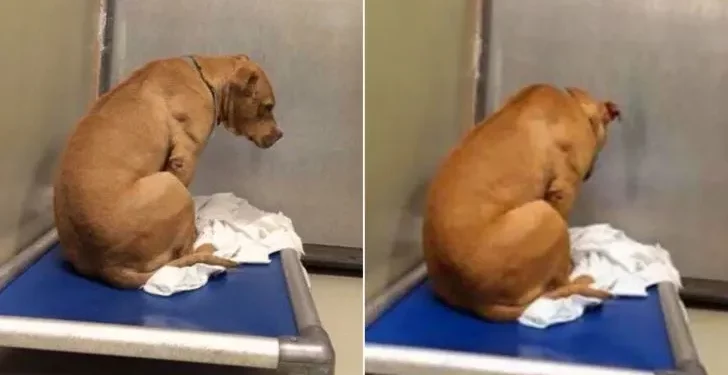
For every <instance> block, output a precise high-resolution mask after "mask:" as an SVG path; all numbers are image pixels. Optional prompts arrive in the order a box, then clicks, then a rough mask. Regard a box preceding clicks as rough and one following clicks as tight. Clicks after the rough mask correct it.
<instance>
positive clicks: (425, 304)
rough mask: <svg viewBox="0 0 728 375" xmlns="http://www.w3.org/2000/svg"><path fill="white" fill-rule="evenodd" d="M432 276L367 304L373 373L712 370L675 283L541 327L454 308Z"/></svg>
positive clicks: (414, 278)
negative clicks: (699, 350)
mask: <svg viewBox="0 0 728 375" xmlns="http://www.w3.org/2000/svg"><path fill="white" fill-rule="evenodd" d="M426 274H427V271H426V267H425V265H424V264H421V265H419V266H418V267H416V268H415V269H414V270H412V271H410V272H409V273H407V274H406V275H405V276H404V277H403V278H401V279H400V280H398V281H397V282H396V283H394V284H392V285H391V286H390V287H389V288H388V289H386V290H385V291H384V292H383V293H382V294H381V295H379V296H377V297H376V298H374V299H372V300H371V303H368V304H367V316H366V318H367V327H366V345H365V360H366V371H367V373H371V374H401V375H404V374H418V375H419V374H514V375H515V374H518V375H521V374H529V375H531V374H534V375H535V374H538V375H569V374H574V375H607V374H614V375H619V374H624V375H638V374H640V375H646V374H661V375H667V374H671V375H704V374H705V370H704V368H703V366H702V365H701V363H700V361H699V359H698V356H697V353H696V350H695V347H694V345H693V341H692V338H691V336H690V331H689V329H688V325H687V322H686V315H685V310H684V308H683V305H682V302H681V301H680V299H679V296H678V294H677V290H676V288H675V287H674V286H673V285H671V284H660V285H658V286H655V287H653V288H650V290H649V296H648V297H647V298H645V299H638V298H630V299H627V298H619V299H613V300H609V301H606V302H605V303H604V304H603V305H602V306H599V307H596V308H595V309H594V310H590V311H587V312H586V313H585V314H584V316H583V317H582V318H580V319H579V320H578V321H574V322H570V323H567V324H561V325H556V326H552V327H549V328H547V329H544V330H541V329H535V328H530V327H526V326H523V325H520V324H518V323H516V322H513V323H510V322H509V323H494V322H489V321H485V320H482V319H479V318H477V317H475V316H473V315H471V314H469V313H466V312H463V311H459V310H456V309H453V308H451V307H449V306H447V305H445V304H444V303H443V302H441V301H440V300H439V299H438V298H436V297H435V295H434V294H433V291H432V288H431V285H430V282H429V281H428V280H427V275H426Z"/></svg>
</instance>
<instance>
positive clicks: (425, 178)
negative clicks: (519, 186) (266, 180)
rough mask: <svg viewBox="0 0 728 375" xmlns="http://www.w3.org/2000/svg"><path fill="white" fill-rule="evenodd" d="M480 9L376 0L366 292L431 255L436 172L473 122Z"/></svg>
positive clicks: (458, 1)
mask: <svg viewBox="0 0 728 375" xmlns="http://www.w3.org/2000/svg"><path fill="white" fill-rule="evenodd" d="M477 9H478V2H477V1H471V0H448V1H443V0H397V1H393V0H367V4H366V24H367V25H366V29H367V30H366V64H365V65H366V80H367V82H366V83H367V84H366V105H367V106H366V114H367V116H366V130H365V131H366V203H365V206H366V251H365V254H364V255H365V260H366V262H365V263H366V269H365V272H366V296H367V298H370V297H372V296H373V295H375V294H377V293H378V292H380V291H381V290H382V289H383V288H385V287H386V286H387V285H388V284H389V283H390V282H392V281H393V280H395V279H397V278H398V277H399V276H401V275H402V273H403V272H405V271H407V270H408V269H409V268H411V267H412V266H413V265H414V264H415V263H417V262H418V261H419V260H421V259H422V247H421V241H420V237H421V226H422V213H423V210H422V208H423V204H424V197H425V193H426V190H427V186H428V184H429V179H430V176H431V175H432V173H433V172H434V170H435V168H436V167H437V165H438V164H439V163H440V160H441V159H442V157H443V156H444V155H445V153H446V152H447V151H448V150H449V149H450V148H451V147H452V146H453V145H454V144H455V143H456V142H457V140H458V139H459V138H460V136H461V134H462V133H463V132H464V130H465V129H466V128H468V127H470V126H472V124H473V116H474V108H473V104H474V100H473V96H474V92H475V79H474V73H475V58H474V56H475V51H474V49H475V46H476V45H477V44H476V40H475V39H476V37H477V32H476V25H477V22H476V21H477V19H478V18H479V16H478V12H477Z"/></svg>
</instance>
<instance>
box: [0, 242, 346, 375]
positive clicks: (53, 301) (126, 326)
mask: <svg viewBox="0 0 728 375" xmlns="http://www.w3.org/2000/svg"><path fill="white" fill-rule="evenodd" d="M0 287H1V288H2V289H0V343H1V345H2V346H4V347H11V348H24V349H40V350H51V351H61V352H77V353H87V354H102V355H116V356H126V357H140V358H152V359H163V360H174V361H186V362H197V363H206V364H217V365H229V366H240V367H254V368H269V369H279V370H282V371H284V372H292V373H301V374H333V369H334V351H333V348H332V346H331V343H330V340H329V337H328V334H327V333H326V331H325V330H324V329H323V328H322V327H321V323H320V321H319V318H318V314H317V312H316V308H315V305H314V303H313V300H312V298H311V294H310V291H309V288H308V285H307V283H306V280H305V277H304V274H303V271H302V269H301V265H300V261H299V258H298V255H297V254H296V252H295V251H294V250H292V249H284V250H282V251H281V252H280V253H279V254H276V255H274V256H273V257H272V262H271V263H270V264H268V265H243V266H241V267H240V268H238V269H233V270H229V271H228V272H227V273H226V274H223V275H220V276H217V277H214V278H212V279H211V280H210V282H209V283H208V284H207V285H206V286H205V287H203V288H201V289H199V290H195V291H192V292H186V293H181V294H177V295H173V296H171V297H159V296H154V295H150V294H147V293H145V292H143V291H141V290H120V289H115V288H112V287H110V286H107V285H105V284H102V283H100V282H97V281H92V280H89V279H86V278H84V277H81V276H79V275H77V274H76V273H74V272H73V271H72V270H71V268H70V266H69V265H68V264H67V263H65V262H64V261H63V259H62V257H61V248H60V245H59V244H58V235H57V232H56V231H55V230H52V231H51V232H49V233H47V234H46V235H44V236H43V237H42V238H40V239H39V240H38V241H36V243H34V244H33V245H31V246H30V247H28V248H26V249H25V250H23V251H22V252H20V253H19V254H18V255H17V256H15V257H14V258H13V259H12V260H10V261H9V262H8V263H6V264H5V265H3V266H2V267H0Z"/></svg>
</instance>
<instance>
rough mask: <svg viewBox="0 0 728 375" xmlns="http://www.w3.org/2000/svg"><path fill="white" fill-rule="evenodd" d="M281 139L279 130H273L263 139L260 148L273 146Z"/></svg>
mask: <svg viewBox="0 0 728 375" xmlns="http://www.w3.org/2000/svg"><path fill="white" fill-rule="evenodd" d="M281 138H283V132H282V131H280V130H275V131H272V132H270V133H269V134H268V135H266V136H265V137H263V139H262V142H261V146H263V147H264V148H268V147H271V146H273V145H274V144H275V143H276V142H278V140H279V139H281Z"/></svg>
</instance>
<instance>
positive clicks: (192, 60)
mask: <svg viewBox="0 0 728 375" xmlns="http://www.w3.org/2000/svg"><path fill="white" fill-rule="evenodd" d="M185 58H186V59H187V61H188V62H189V63H190V64H191V65H192V66H193V67H194V68H195V70H196V71H197V74H199V75H200V79H201V80H202V82H204V83H205V86H207V89H208V90H210V95H212V106H213V116H214V117H213V118H212V130H215V127H216V125H219V124H220V118H219V116H220V114H219V113H218V107H219V104H220V103H218V98H217V95H216V94H215V89H214V88H213V87H212V85H211V84H210V82H209V81H208V80H207V79H205V75H204V74H202V67H201V66H200V64H199V63H198V62H197V60H196V59H195V58H194V57H192V55H189V56H185Z"/></svg>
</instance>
